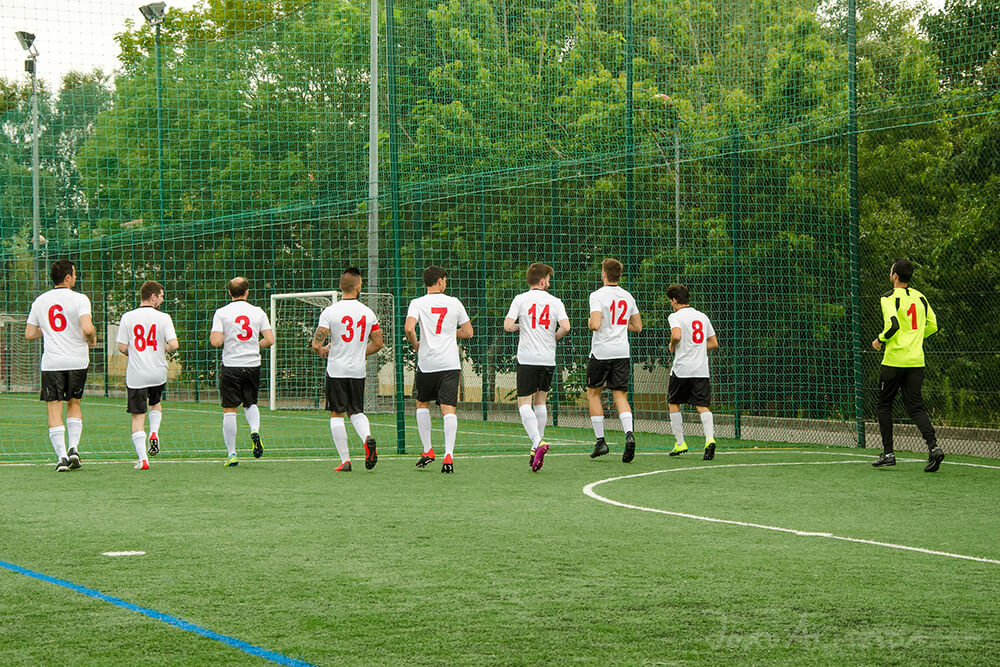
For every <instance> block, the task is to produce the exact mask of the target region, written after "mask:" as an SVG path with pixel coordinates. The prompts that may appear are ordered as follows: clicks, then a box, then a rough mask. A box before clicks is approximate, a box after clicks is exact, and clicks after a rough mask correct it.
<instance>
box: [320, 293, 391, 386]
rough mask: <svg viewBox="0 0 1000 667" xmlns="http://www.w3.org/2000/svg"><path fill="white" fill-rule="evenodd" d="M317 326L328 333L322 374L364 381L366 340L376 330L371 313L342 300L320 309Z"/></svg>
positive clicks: (351, 302) (350, 301) (373, 316)
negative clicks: (327, 350) (326, 351)
mask: <svg viewBox="0 0 1000 667" xmlns="http://www.w3.org/2000/svg"><path fill="white" fill-rule="evenodd" d="M319 326H321V327H325V328H327V329H329V330H330V354H329V355H328V356H327V361H326V374H327V375H328V376H330V377H332V378H354V379H360V378H364V377H365V376H366V375H367V373H366V370H367V369H366V367H365V349H366V348H367V347H368V338H369V337H370V336H371V334H372V332H373V331H378V329H379V324H378V318H377V317H376V316H375V312H374V311H372V309H371V308H369V307H368V306H366V305H365V304H363V303H361V302H360V301H358V300H357V299H343V300H341V301H338V302H336V303H334V304H332V305H330V306H327V307H326V308H325V309H323V312H322V313H320V316H319Z"/></svg>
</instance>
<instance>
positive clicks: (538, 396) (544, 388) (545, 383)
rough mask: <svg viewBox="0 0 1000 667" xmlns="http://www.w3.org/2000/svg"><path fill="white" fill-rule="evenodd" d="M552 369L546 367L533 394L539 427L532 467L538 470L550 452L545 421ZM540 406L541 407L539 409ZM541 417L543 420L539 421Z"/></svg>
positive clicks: (533, 410)
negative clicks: (546, 400)
mask: <svg viewBox="0 0 1000 667" xmlns="http://www.w3.org/2000/svg"><path fill="white" fill-rule="evenodd" d="M552 370H553V369H551V368H547V369H544V370H543V372H542V374H541V375H540V377H539V380H538V384H537V386H538V391H536V392H535V393H534V395H533V396H531V402H532V403H533V404H534V405H533V406H532V410H531V411H532V412H533V413H534V415H535V425H536V427H537V428H538V446H537V447H536V448H533V449H532V451H531V454H532V456H531V469H532V470H533V471H534V472H538V471H539V470H541V469H542V464H543V463H544V461H545V455H546V454H548V453H549V443H547V442H546V441H545V437H544V436H545V422H546V421H547V420H548V412H547V411H546V409H545V399H546V397H548V395H549V389H551V388H552ZM539 408H541V409H540V410H539ZM539 419H541V422H539Z"/></svg>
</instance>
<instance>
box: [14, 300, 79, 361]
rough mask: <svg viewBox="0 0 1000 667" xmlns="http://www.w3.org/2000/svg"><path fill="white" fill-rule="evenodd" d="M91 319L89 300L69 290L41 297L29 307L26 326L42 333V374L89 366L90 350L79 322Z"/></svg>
mask: <svg viewBox="0 0 1000 667" xmlns="http://www.w3.org/2000/svg"><path fill="white" fill-rule="evenodd" d="M84 315H90V299H88V298H87V297H86V296H84V295H83V294H80V293H79V292H74V291H73V290H71V289H69V288H68V287H56V288H55V289H50V290H49V291H48V292H45V293H44V294H40V295H39V296H38V298H37V299H35V301H34V303H32V304H31V312H30V313H29V314H28V324H31V325H33V326H36V327H38V328H39V329H41V330H42V342H43V348H44V351H43V352H42V370H43V371H75V370H81V369H83V368H86V367H87V366H89V365H90V348H89V347H88V345H87V341H86V340H84V338H83V328H82V327H81V326H80V318H81V317H83V316H84Z"/></svg>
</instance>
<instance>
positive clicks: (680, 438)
mask: <svg viewBox="0 0 1000 667" xmlns="http://www.w3.org/2000/svg"><path fill="white" fill-rule="evenodd" d="M670 428H671V429H673V431H674V438H676V439H677V444H678V445H679V444H681V443H682V442H684V418H683V417H681V413H680V412H671V413H670Z"/></svg>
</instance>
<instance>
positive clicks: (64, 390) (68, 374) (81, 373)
mask: <svg viewBox="0 0 1000 667" xmlns="http://www.w3.org/2000/svg"><path fill="white" fill-rule="evenodd" d="M86 384H87V369H86V368H81V369H79V370H74V371H42V395H41V396H40V397H39V398H41V400H43V401H45V402H46V403H50V402H52V401H68V400H70V399H72V398H75V399H80V398H83V387H84V385H86Z"/></svg>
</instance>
